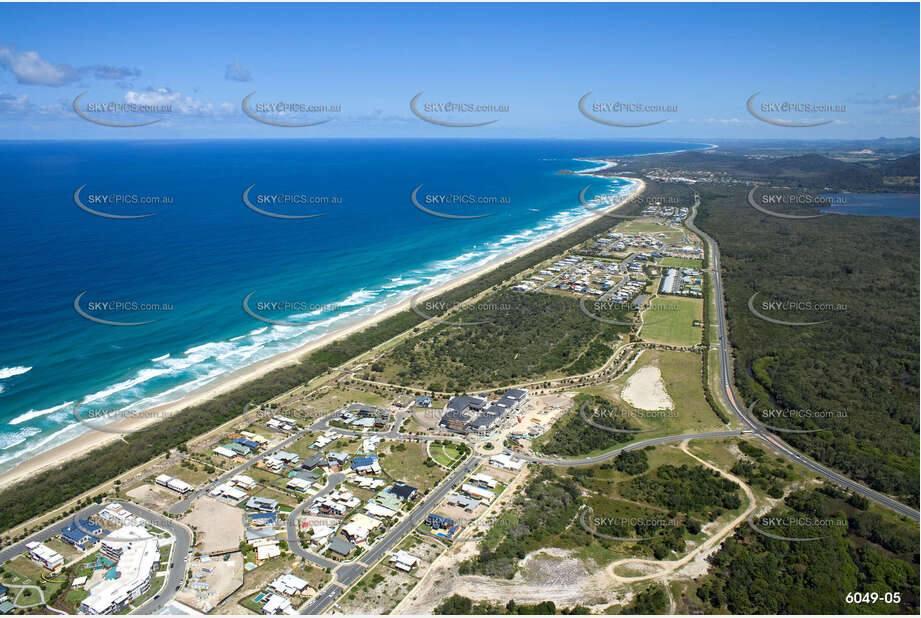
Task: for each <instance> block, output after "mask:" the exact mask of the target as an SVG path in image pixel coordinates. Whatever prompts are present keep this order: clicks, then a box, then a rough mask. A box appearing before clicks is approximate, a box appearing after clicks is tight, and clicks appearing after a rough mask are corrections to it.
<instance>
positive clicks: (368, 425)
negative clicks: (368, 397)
mask: <svg viewBox="0 0 921 618" xmlns="http://www.w3.org/2000/svg"><path fill="white" fill-rule="evenodd" d="M334 421H335V422H338V423H341V424H343V425H346V426H349V427H352V428H354V429H358V430H362V429H372V428H374V427H378V428H380V427H386V426H387V425H388V424H389V423H390V412H389V411H387V410H384V409H383V408H378V407H375V406H369V405H367V404H363V403H352V404H349V405H348V406H346V407H345V408H342V409H341V410H339V414H338V416H337V417H336V418H335V419H334Z"/></svg>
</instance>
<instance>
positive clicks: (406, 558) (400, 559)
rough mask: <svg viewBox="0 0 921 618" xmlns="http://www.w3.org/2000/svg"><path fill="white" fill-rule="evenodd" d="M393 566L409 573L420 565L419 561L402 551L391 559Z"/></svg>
mask: <svg viewBox="0 0 921 618" xmlns="http://www.w3.org/2000/svg"><path fill="white" fill-rule="evenodd" d="M390 562H391V564H393V566H394V567H395V568H397V569H400V570H401V571H406V572H407V573H409V572H410V571H412V570H413V569H414V568H416V566H418V565H419V559H418V558H417V557H415V556H413V555H412V554H410V553H408V552H405V551H403V550H402V549H401V550H400V551H398V552H397V553H395V554H394V555H392V556H391V557H390Z"/></svg>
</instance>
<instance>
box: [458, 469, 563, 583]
mask: <svg viewBox="0 0 921 618" xmlns="http://www.w3.org/2000/svg"><path fill="white" fill-rule="evenodd" d="M580 495H581V486H580V484H579V483H578V482H577V481H576V479H574V478H573V477H571V476H567V475H559V474H557V473H556V472H554V471H553V470H552V469H551V468H550V467H548V466H543V467H541V469H540V471H539V472H538V473H537V474H536V475H535V478H534V480H532V481H531V482H530V483H528V485H527V486H526V487H525V489H524V491H523V492H522V494H521V495H519V496H518V497H516V498H515V500H514V502H513V506H512V508H514V509H515V510H516V511H518V513H519V514H518V518H517V520H516V521H515V523H514V526H511V527H509V528H508V529H507V530H504V532H505V536H503V537H502V540H501V541H500V542H499V544H498V545H496V546H495V547H494V548H492V547H489V546H486V545H485V544H482V545H480V547H479V553H478V554H477V555H476V556H474V557H473V558H471V559H469V560H466V561H464V562H462V563H461V565H460V573H461V574H470V573H479V574H483V575H490V576H493V577H505V578H511V577H512V576H513V575H514V574H515V571H516V570H517V568H518V562H519V561H520V560H521V559H523V558H524V557H525V556H526V555H527V554H528V553H529V552H531V551H534V550H535V549H538V548H540V547H542V546H543V541H544V540H545V539H547V538H549V537H551V536H553V535H556V534H560V533H561V532H563V531H564V530H565V529H566V528H567V526H569V525H570V524H571V523H572V521H573V518H574V517H575V516H576V513H577V511H578V510H579V500H580Z"/></svg>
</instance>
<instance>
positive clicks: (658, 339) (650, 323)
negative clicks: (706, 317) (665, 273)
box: [640, 296, 703, 346]
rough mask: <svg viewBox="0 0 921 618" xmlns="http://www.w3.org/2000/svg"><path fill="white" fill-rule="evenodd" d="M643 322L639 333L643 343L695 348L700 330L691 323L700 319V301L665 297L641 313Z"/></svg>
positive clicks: (701, 316) (701, 305)
mask: <svg viewBox="0 0 921 618" xmlns="http://www.w3.org/2000/svg"><path fill="white" fill-rule="evenodd" d="M643 319H644V320H645V321H646V322H647V324H645V325H644V326H643V329H642V330H641V331H640V336H641V337H642V338H643V339H644V340H645V341H650V342H652V343H662V344H665V345H686V346H689V345H695V344H698V343H700V337H701V332H702V330H703V329H702V328H701V327H700V326H694V321H695V320H697V321H698V322H700V320H702V319H703V300H701V299H699V298H681V297H678V296H668V297H659V298H655V299H653V301H652V306H651V307H650V308H649V309H647V310H646V311H645V312H644V313H643Z"/></svg>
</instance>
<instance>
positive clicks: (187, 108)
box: [125, 88, 236, 116]
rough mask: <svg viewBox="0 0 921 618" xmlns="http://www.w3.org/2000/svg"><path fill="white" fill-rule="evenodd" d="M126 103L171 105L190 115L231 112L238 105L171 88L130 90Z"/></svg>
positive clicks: (173, 109) (126, 94)
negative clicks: (210, 101)
mask: <svg viewBox="0 0 921 618" xmlns="http://www.w3.org/2000/svg"><path fill="white" fill-rule="evenodd" d="M125 103H133V104H137V105H152V106H157V107H165V106H170V109H172V111H174V112H179V113H181V114H186V115H190V116H214V115H218V114H229V113H232V112H233V111H234V110H235V109H236V106H234V105H233V104H231V103H220V104H218V105H214V104H213V103H206V102H204V101H202V100H200V99H195V98H192V97H187V96H183V94H182V93H181V92H176V91H175V90H170V89H169V88H148V89H147V90H141V91H137V90H129V91H128V92H126V93H125Z"/></svg>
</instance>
